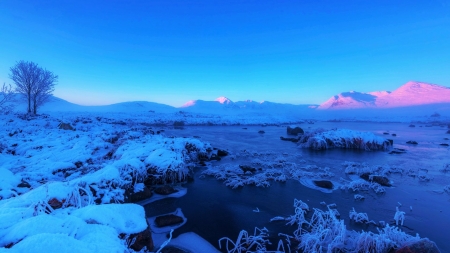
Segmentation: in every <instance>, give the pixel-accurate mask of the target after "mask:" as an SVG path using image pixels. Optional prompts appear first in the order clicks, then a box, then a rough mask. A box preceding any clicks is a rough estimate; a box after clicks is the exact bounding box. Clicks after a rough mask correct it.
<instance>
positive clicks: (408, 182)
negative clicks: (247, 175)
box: [145, 122, 450, 252]
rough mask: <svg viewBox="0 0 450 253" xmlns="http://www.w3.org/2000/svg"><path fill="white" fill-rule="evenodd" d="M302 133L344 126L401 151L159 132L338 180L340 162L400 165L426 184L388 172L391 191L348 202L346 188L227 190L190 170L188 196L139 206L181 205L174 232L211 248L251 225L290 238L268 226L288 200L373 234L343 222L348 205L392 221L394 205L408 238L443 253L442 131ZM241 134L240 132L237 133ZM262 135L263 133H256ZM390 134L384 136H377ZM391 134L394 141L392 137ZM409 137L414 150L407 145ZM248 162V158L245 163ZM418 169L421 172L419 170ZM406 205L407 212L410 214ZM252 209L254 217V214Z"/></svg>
mask: <svg viewBox="0 0 450 253" xmlns="http://www.w3.org/2000/svg"><path fill="white" fill-rule="evenodd" d="M300 126H301V127H302V128H304V129H305V130H307V131H308V130H313V129H315V128H324V129H331V128H336V127H337V128H347V129H352V130H358V131H370V132H373V133H375V134H377V135H380V136H384V137H386V138H389V139H393V140H394V147H396V148H402V149H406V150H407V152H406V153H403V154H397V155H392V154H388V152H381V151H377V152H366V151H354V150H326V151H311V150H306V149H301V148H299V147H297V145H296V144H294V143H291V142H284V141H281V140H280V139H279V137H280V136H286V128H285V127H276V126H270V127H261V126H211V127H185V128H184V129H182V130H179V129H166V130H165V134H166V135H167V136H177V137H193V136H198V137H200V140H202V141H204V142H209V143H211V145H212V146H213V147H217V148H220V149H225V150H228V151H229V152H230V153H231V154H232V155H233V154H238V153H239V152H242V151H243V150H247V151H249V150H251V151H252V152H256V153H264V152H269V153H273V154H275V155H276V154H280V155H284V157H287V159H289V161H291V162H299V163H300V162H301V163H303V164H311V165H317V166H319V167H329V168H330V171H332V172H333V173H334V174H335V176H334V178H333V180H335V181H338V180H339V178H340V177H342V178H347V179H348V177H347V175H345V173H344V172H343V170H344V167H343V166H342V163H343V162H345V161H352V162H366V163H368V164H369V165H384V164H388V165H390V166H400V167H402V168H403V169H405V170H410V169H411V170H416V171H418V172H420V173H426V174H427V176H428V177H429V178H430V180H429V181H420V180H418V179H417V178H415V177H411V176H407V175H405V174H403V175H401V174H391V175H390V176H389V179H390V180H391V181H393V182H394V184H393V187H390V188H388V189H387V191H386V193H385V194H383V195H380V194H375V193H374V192H373V191H371V192H364V193H363V195H365V197H366V199H365V200H364V201H355V200H354V198H353V196H354V194H355V193H353V192H349V191H346V190H335V191H334V192H333V193H323V192H320V191H318V190H314V189H311V188H308V187H305V186H303V185H302V184H300V183H299V182H298V181H295V180H288V181H287V182H285V183H279V182H271V186H270V187H268V188H261V187H255V186H244V187H240V188H238V189H231V188H229V187H227V186H225V184H223V182H222V181H218V180H216V179H215V178H214V177H209V176H206V177H201V172H202V171H203V170H204V169H205V168H201V167H199V168H196V169H195V174H194V180H193V181H192V182H189V183H187V184H185V185H184V187H186V188H187V189H188V190H187V194H186V195H185V196H183V197H181V198H166V199H163V200H159V201H156V202H153V203H151V204H148V205H146V206H145V209H146V214H147V216H155V215H161V214H165V213H170V212H173V211H175V209H176V208H181V209H182V211H183V213H184V215H185V216H186V218H187V223H186V224H185V225H183V226H182V227H180V228H178V229H177V230H176V231H175V233H174V235H175V236H176V235H178V234H181V233H185V232H191V231H192V232H195V233H197V234H198V235H200V236H202V237H203V238H204V239H206V240H207V241H209V242H210V243H211V244H212V245H214V246H215V247H218V240H219V239H220V238H222V237H224V236H226V237H230V238H231V239H233V240H235V239H236V237H237V236H238V234H239V232H240V231H241V230H242V229H245V230H247V231H249V232H251V233H252V234H253V230H254V228H255V227H259V228H263V227H266V228H268V229H269V234H270V235H271V239H273V240H272V242H273V243H274V244H275V245H276V244H277V242H278V240H279V238H278V236H277V234H278V233H280V232H281V233H287V234H292V232H293V231H294V230H295V226H292V227H291V226H286V225H285V222H284V221H281V222H270V219H271V218H273V217H275V216H289V215H291V214H294V208H293V203H294V198H296V199H300V200H302V201H304V202H306V203H307V204H308V205H309V207H310V208H320V209H323V210H325V208H326V207H325V206H324V205H322V204H320V202H322V201H323V202H325V203H326V204H331V203H335V204H337V210H338V211H339V212H340V214H341V218H343V219H344V220H345V224H346V225H347V229H350V230H352V229H354V230H359V231H360V230H366V231H367V230H375V227H374V226H373V225H358V224H353V223H352V222H349V221H348V220H349V219H348V212H349V211H350V210H351V209H352V208H353V207H354V208H355V209H356V211H357V212H366V213H367V214H368V216H369V219H371V220H374V221H377V222H378V221H386V222H388V223H391V224H392V222H393V220H394V219H393V217H394V214H395V207H396V206H397V205H398V203H399V202H400V203H401V204H402V207H401V208H402V210H403V211H405V212H406V218H405V223H404V225H405V226H404V227H402V229H403V230H404V231H405V232H407V233H409V234H412V235H415V234H416V233H419V235H420V236H421V237H428V238H429V239H431V240H432V241H435V242H436V243H437V245H438V247H439V248H440V250H441V251H442V252H450V243H449V241H448V238H449V236H448V234H447V233H446V231H447V229H448V228H449V227H450V195H449V194H447V193H445V192H443V187H444V186H445V185H449V184H450V174H447V173H444V172H442V171H440V170H442V168H443V166H444V165H445V164H447V163H450V151H449V148H448V147H445V146H441V145H439V144H441V143H450V141H448V140H445V139H444V138H449V137H450V135H449V134H446V133H445V132H446V131H447V129H446V128H442V127H440V126H432V127H425V126H422V127H420V125H417V126H416V127H415V128H410V127H408V124H400V123H389V124H386V123H336V122H333V123H331V122H324V123H316V124H313V125H306V124H305V125H300ZM244 127H245V128H247V129H243V128H244ZM259 130H263V131H264V132H265V133H264V134H259V133H258V131H259ZM384 133H389V135H387V134H384ZM392 134H396V136H392ZM408 140H415V141H417V142H418V143H419V144H418V145H415V146H414V145H409V144H406V141H408ZM245 159H246V158H238V159H231V158H229V157H228V158H225V159H223V160H221V161H218V162H213V163H212V164H210V166H216V165H219V164H241V163H245V162H246V161H245ZM247 159H251V158H247ZM421 169H423V170H421ZM410 206H411V207H412V211H410ZM256 208H258V209H259V210H260V212H254V211H253V210H256Z"/></svg>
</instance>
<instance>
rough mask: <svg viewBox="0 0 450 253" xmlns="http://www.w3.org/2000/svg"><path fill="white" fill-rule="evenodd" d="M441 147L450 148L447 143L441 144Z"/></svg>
mask: <svg viewBox="0 0 450 253" xmlns="http://www.w3.org/2000/svg"><path fill="white" fill-rule="evenodd" d="M439 145H441V146H444V147H448V146H449V145H448V144H447V143H441V144H439Z"/></svg>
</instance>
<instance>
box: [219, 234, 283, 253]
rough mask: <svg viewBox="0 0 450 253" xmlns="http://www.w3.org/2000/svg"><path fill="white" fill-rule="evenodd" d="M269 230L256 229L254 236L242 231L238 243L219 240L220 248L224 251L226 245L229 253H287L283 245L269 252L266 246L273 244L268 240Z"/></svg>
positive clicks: (226, 238)
mask: <svg viewBox="0 0 450 253" xmlns="http://www.w3.org/2000/svg"><path fill="white" fill-rule="evenodd" d="M268 232H269V230H267V228H262V229H259V228H255V231H254V233H253V235H249V233H248V232H247V231H245V230H242V231H241V232H240V233H239V235H238V237H237V239H236V241H233V240H231V239H230V238H228V237H223V238H221V239H219V248H220V249H222V243H223V244H225V246H224V248H225V250H226V252H227V253H241V252H285V251H284V247H283V244H282V243H281V241H280V243H279V244H278V249H277V250H276V251H267V249H266V245H267V244H271V243H270V241H269V240H268V239H266V238H267V237H268V236H269V233H268Z"/></svg>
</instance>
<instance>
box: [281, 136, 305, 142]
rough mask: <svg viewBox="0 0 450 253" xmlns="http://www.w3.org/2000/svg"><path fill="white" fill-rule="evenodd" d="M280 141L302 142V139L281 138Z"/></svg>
mask: <svg viewBox="0 0 450 253" xmlns="http://www.w3.org/2000/svg"><path fill="white" fill-rule="evenodd" d="M280 140H282V141H292V142H298V141H299V140H300V138H293V137H291V138H286V137H283V136H280Z"/></svg>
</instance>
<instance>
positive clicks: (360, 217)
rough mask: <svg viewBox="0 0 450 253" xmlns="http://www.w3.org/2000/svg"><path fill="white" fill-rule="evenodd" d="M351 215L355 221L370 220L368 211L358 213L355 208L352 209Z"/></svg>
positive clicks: (365, 221) (364, 221) (363, 221)
mask: <svg viewBox="0 0 450 253" xmlns="http://www.w3.org/2000/svg"><path fill="white" fill-rule="evenodd" d="M349 217H350V220H353V221H354V222H357V223H367V222H369V216H368V215H367V213H358V212H356V211H355V208H353V209H352V210H350V213H349Z"/></svg>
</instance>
